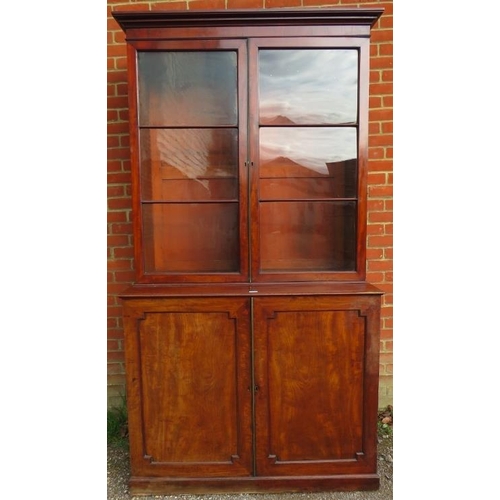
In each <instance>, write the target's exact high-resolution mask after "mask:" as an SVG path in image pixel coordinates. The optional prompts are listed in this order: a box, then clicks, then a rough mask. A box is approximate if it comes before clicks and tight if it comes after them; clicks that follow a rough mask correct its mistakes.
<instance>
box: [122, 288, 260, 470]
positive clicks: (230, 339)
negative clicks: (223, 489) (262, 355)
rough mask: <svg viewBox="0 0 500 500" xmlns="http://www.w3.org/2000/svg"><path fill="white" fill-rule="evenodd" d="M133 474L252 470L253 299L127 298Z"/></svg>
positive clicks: (127, 354)
mask: <svg viewBox="0 0 500 500" xmlns="http://www.w3.org/2000/svg"><path fill="white" fill-rule="evenodd" d="M124 319H125V330H126V332H127V337H126V352H125V354H126V363H127V391H128V405H129V426H130V430H131V432H130V455H131V460H132V473H133V474H134V475H138V476H143V477H176V476H180V477H200V476H207V477H211V476H226V475H227V476H235V475H236V476H242V475H243V476H248V475H251V472H252V452H251V450H252V436H251V414H252V410H251V398H250V397H249V394H250V388H251V377H250V373H251V368H250V359H251V339H250V318H249V302H248V300H245V299H242V298H239V299H237V298H230V299H228V298H217V299H214V298H211V299H210V298H204V299H193V298H191V299H189V298H183V299H173V298H170V299H158V298H148V299H138V300H133V301H125V306H124Z"/></svg>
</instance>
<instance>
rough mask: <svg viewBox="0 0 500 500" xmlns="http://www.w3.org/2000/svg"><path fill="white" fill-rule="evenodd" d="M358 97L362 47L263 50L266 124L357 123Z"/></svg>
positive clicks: (261, 72) (263, 114)
mask: <svg viewBox="0 0 500 500" xmlns="http://www.w3.org/2000/svg"><path fill="white" fill-rule="evenodd" d="M357 102H358V52H357V51H356V50H354V49H301V50H290V49H279V50H260V51H259V110H260V123H261V124H267V125H269V124H273V125H286V124H298V125H301V124H302V125H307V124H317V125H320V124H352V123H356V122H357V109H358V107H357Z"/></svg>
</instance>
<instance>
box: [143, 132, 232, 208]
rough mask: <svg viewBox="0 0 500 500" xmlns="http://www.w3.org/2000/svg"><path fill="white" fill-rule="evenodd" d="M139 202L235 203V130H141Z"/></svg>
mask: <svg viewBox="0 0 500 500" xmlns="http://www.w3.org/2000/svg"><path fill="white" fill-rule="evenodd" d="M140 149H141V186H142V199H143V200H157V201H159V200H164V201H166V200H177V201H180V200H186V201H188V200H209V199H237V196H238V133H237V129H142V130H141V131H140Z"/></svg>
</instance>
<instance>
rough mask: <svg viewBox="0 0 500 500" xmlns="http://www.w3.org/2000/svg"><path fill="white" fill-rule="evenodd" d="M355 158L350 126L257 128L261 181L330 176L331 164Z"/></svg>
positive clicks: (355, 150) (354, 139)
mask: <svg viewBox="0 0 500 500" xmlns="http://www.w3.org/2000/svg"><path fill="white" fill-rule="evenodd" d="M356 158H357V139H356V129H355V128H354V127H342V128H314V127H307V128H306V127H289V128H288V127H287V128H284V127H262V128H261V129H260V177H261V178H263V177H318V176H331V174H332V170H334V168H333V166H334V165H335V164H337V163H339V162H349V161H350V162H351V163H352V160H356ZM354 163H356V162H354ZM352 175H355V172H354V173H353V174H352ZM351 184H352V179H351Z"/></svg>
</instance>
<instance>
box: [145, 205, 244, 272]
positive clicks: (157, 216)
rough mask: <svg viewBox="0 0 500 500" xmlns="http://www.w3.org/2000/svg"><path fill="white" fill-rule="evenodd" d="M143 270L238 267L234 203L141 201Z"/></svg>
mask: <svg viewBox="0 0 500 500" xmlns="http://www.w3.org/2000/svg"><path fill="white" fill-rule="evenodd" d="M142 211H143V228H144V233H143V238H144V241H147V242H148V245H147V246H148V248H149V250H148V249H146V250H147V251H146V252H145V256H144V261H145V262H144V263H145V269H146V272H161V271H163V272H186V273H190V272H193V273H195V272H236V271H238V270H239V261H238V258H239V247H238V244H239V241H238V239H239V229H238V222H239V221H238V204H237V203H200V204H195V203H158V204H144V205H143V207H142Z"/></svg>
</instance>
